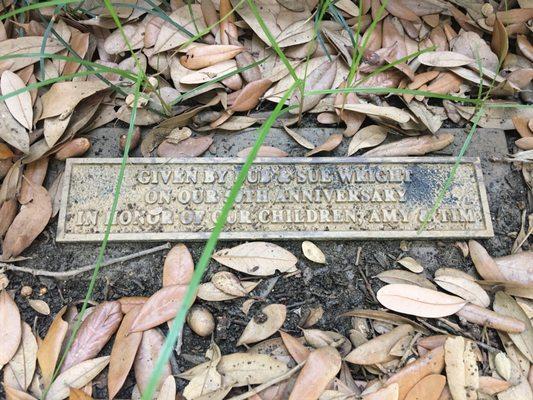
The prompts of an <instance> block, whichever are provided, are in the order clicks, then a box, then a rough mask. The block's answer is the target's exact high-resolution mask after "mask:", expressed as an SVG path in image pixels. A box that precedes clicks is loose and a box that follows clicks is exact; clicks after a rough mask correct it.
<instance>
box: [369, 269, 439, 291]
mask: <svg viewBox="0 0 533 400" xmlns="http://www.w3.org/2000/svg"><path fill="white" fill-rule="evenodd" d="M376 278H378V279H379V280H381V281H383V282H385V283H406V284H410V285H417V286H420V287H424V288H427V289H432V290H437V287H436V286H435V285H434V284H433V283H431V281H429V279H427V278H426V277H424V276H422V275H419V274H415V273H413V272H410V271H404V270H401V269H389V270H387V271H383V272H380V273H379V274H377V275H376Z"/></svg>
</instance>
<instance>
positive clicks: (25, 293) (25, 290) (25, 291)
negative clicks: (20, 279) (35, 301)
mask: <svg viewBox="0 0 533 400" xmlns="http://www.w3.org/2000/svg"><path fill="white" fill-rule="evenodd" d="M32 293H33V289H32V288H31V286H22V287H21V288H20V295H21V296H22V297H30V296H31V295H32Z"/></svg>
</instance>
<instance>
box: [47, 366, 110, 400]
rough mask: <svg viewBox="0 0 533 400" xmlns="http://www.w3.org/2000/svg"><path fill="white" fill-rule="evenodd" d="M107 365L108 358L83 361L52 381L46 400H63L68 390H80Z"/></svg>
mask: <svg viewBox="0 0 533 400" xmlns="http://www.w3.org/2000/svg"><path fill="white" fill-rule="evenodd" d="M108 363H109V356H105V357H99V358H93V359H92V360H87V361H83V362H81V363H79V364H77V365H75V366H73V367H72V368H70V369H67V370H66V371H65V372H62V373H61V374H59V376H58V377H57V378H56V379H55V380H54V382H53V383H52V385H51V386H50V389H49V390H48V394H47V395H46V400H63V399H65V398H66V397H68V395H69V393H70V388H75V389H81V388H82V387H84V386H85V385H86V384H87V383H89V382H90V381H92V380H93V379H94V378H95V377H96V376H98V374H99V373H100V372H101V371H102V370H103V369H104V368H105V367H106V366H107V364H108Z"/></svg>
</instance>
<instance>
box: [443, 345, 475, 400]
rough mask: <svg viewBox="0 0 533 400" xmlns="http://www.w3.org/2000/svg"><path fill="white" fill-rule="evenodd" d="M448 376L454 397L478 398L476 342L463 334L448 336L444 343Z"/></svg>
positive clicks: (462, 399)
mask: <svg viewBox="0 0 533 400" xmlns="http://www.w3.org/2000/svg"><path fill="white" fill-rule="evenodd" d="M444 349H445V356H444V359H445V363H446V376H447V378H448V388H449V390H450V392H451V395H452V397H453V399H456V400H467V399H472V398H476V396H477V394H476V393H477V388H478V386H479V373H478V368H477V364H476V355H475V351H474V344H473V343H472V342H470V341H466V340H465V338H463V337H461V336H453V337H448V338H447V339H446V342H445V344H444Z"/></svg>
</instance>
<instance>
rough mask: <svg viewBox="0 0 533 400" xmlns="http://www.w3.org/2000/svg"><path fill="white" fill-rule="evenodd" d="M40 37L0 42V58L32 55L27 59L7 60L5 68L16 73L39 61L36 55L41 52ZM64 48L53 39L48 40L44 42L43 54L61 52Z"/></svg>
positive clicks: (41, 43)
mask: <svg viewBox="0 0 533 400" xmlns="http://www.w3.org/2000/svg"><path fill="white" fill-rule="evenodd" d="M43 39H44V38H43V37H42V36H24V37H19V38H16V39H8V40H3V41H2V42H0V56H2V57H3V56H7V55H9V56H13V55H18V54H20V55H25V54H32V56H28V57H13V58H11V59H9V60H8V62H9V64H8V67H7V68H5V67H4V68H2V69H9V70H11V71H17V70H19V69H21V68H24V67H26V66H28V65H30V64H33V63H35V62H37V61H38V60H39V57H38V55H39V54H40V53H41V51H42V45H43ZM63 48H64V47H63V45H62V44H60V43H59V42H58V41H56V40H55V39H52V38H49V39H47V40H46V45H45V48H44V53H47V54H53V53H57V52H59V51H60V50H62V49H63ZM35 54H37V56H35Z"/></svg>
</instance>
